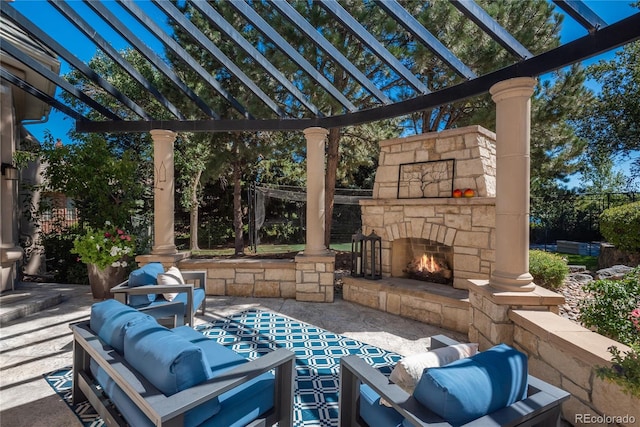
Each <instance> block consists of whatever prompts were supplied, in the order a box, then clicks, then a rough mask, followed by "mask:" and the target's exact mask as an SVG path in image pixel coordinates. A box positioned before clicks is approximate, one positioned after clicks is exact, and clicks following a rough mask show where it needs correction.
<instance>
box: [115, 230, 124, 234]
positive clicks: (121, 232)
mask: <svg viewBox="0 0 640 427" xmlns="http://www.w3.org/2000/svg"><path fill="white" fill-rule="evenodd" d="M116 232H117V233H118V234H120V235H122V234H124V231H122V230H120V229H119V228H118V229H116Z"/></svg>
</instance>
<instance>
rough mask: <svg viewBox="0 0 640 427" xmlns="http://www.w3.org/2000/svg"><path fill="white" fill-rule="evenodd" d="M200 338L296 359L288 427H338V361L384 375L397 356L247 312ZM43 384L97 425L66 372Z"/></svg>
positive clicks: (251, 353)
mask: <svg viewBox="0 0 640 427" xmlns="http://www.w3.org/2000/svg"><path fill="white" fill-rule="evenodd" d="M196 329H197V330H199V331H200V332H202V334H203V335H205V336H207V337H209V338H211V339H215V340H216V341H217V342H219V343H220V344H222V345H224V346H226V347H229V348H231V349H232V350H234V351H235V352H237V353H238V354H240V355H242V356H244V357H247V358H249V359H255V358H257V357H260V356H261V355H263V354H266V353H269V352H271V351H273V350H274V349H276V348H286V349H288V350H291V351H292V352H294V353H295V354H296V388H295V395H294V424H293V425H294V426H295V427H302V426H305V427H306V426H314V427H315V426H317V427H333V426H337V425H338V390H339V378H340V358H341V357H343V356H348V355H350V354H357V355H360V356H361V357H362V358H363V359H364V360H366V361H367V363H368V364H370V365H371V366H373V367H375V368H378V369H379V370H380V372H382V373H384V374H386V375H389V374H390V373H391V369H392V368H393V366H394V365H395V363H396V362H397V361H398V360H400V358H401V356H400V355H398V354H395V353H392V352H388V351H386V350H382V349H380V348H377V347H374V346H372V345H369V344H365V343H362V342H360V341H357V340H354V339H351V338H347V337H344V336H342V335H338V334H334V333H333V332H329V331H327V330H324V329H321V328H318V327H317V326H313V325H309V324H306V323H303V322H299V321H297V320H294V319H291V318H289V317H285V316H282V315H280V314H276V313H272V312H268V311H262V310H248V311H244V312H242V313H238V314H235V315H232V316H230V317H226V318H223V319H220V320H218V321H215V322H212V323H208V324H205V325H200V326H198V327H197V328H196ZM45 379H46V380H47V382H48V383H49V384H50V385H51V387H53V388H54V390H56V391H57V392H58V393H59V394H60V395H61V396H63V398H64V400H65V401H66V402H67V404H68V405H69V406H70V407H71V409H72V410H73V411H74V412H75V413H76V414H77V415H78V417H79V418H80V420H81V421H82V422H83V423H84V425H85V426H87V427H88V426H91V427H99V426H102V425H103V424H102V420H100V418H98V416H97V415H96V413H95V412H94V411H93V408H92V407H91V406H90V405H86V404H85V405H77V406H75V407H74V406H72V405H71V404H70V399H71V396H70V393H71V392H70V390H71V379H72V376H71V370H70V369H69V368H68V369H63V370H60V371H56V372H52V373H51V374H48V375H45Z"/></svg>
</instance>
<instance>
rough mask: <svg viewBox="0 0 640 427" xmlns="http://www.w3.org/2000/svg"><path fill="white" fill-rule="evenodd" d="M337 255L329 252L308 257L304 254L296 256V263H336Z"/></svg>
mask: <svg viewBox="0 0 640 427" xmlns="http://www.w3.org/2000/svg"><path fill="white" fill-rule="evenodd" d="M335 259H336V254H335V253H334V252H330V251H327V252H326V254H311V255H307V254H305V253H304V252H300V253H298V255H296V262H334V261H335Z"/></svg>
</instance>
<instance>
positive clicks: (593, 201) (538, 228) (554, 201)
mask: <svg viewBox="0 0 640 427" xmlns="http://www.w3.org/2000/svg"><path fill="white" fill-rule="evenodd" d="M637 200H640V193H634V192H629V193H601V194H569V195H561V196H557V195H552V196H546V197H532V198H531V214H530V221H531V227H530V241H531V243H532V244H546V243H555V242H556V241H557V240H570V241H576V242H598V241H601V240H602V235H601V234H600V215H601V214H602V212H603V211H604V210H605V209H608V208H610V207H614V206H620V205H624V204H627V203H631V202H635V201H637Z"/></svg>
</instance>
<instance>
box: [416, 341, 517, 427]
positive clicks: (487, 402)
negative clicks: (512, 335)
mask: <svg viewBox="0 0 640 427" xmlns="http://www.w3.org/2000/svg"><path fill="white" fill-rule="evenodd" d="M527 373H528V368H527V356H526V355H525V354H523V353H521V352H519V351H518V350H516V349H514V348H512V347H509V346H508V345H506V344H500V345H497V346H495V347H492V348H491V349H489V350H487V351H484V352H481V353H478V354H476V355H475V356H472V357H469V358H467V359H460V360H458V361H456V362H453V363H450V364H448V365H446V366H442V367H439V368H428V369H425V371H424V373H423V375H422V378H420V381H419V382H418V385H417V386H416V389H415V390H414V392H413V395H414V397H415V398H416V400H417V401H418V402H420V403H421V404H422V405H424V406H425V407H427V408H428V409H429V410H431V411H432V412H435V413H436V414H438V415H440V416H441V417H442V418H444V419H445V420H447V421H448V422H449V423H451V424H453V425H454V426H458V425H461V424H464V423H467V422H469V421H472V420H475V419H476V418H480V417H482V416H484V415H487V414H490V413H492V412H495V411H497V410H498V409H501V408H504V407H506V406H509V405H511V404H513V403H515V402H517V401H519V400H522V399H524V398H526V396H527V382H528V381H527Z"/></svg>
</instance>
